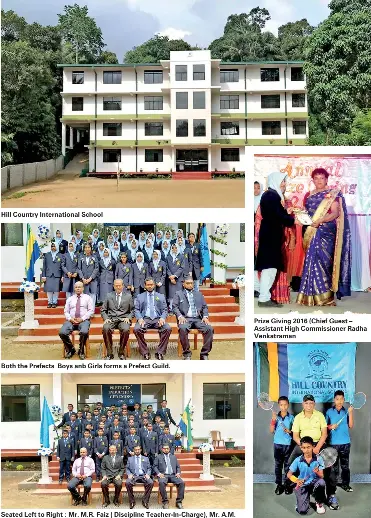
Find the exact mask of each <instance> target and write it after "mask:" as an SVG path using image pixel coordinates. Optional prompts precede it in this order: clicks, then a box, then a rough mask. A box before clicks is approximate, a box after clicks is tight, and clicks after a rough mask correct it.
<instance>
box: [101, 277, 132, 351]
mask: <svg viewBox="0 0 371 518" xmlns="http://www.w3.org/2000/svg"><path fill="white" fill-rule="evenodd" d="M113 288H114V290H115V291H114V292H112V293H108V295H107V297H106V299H105V301H104V302H103V305H102V307H101V310H100V311H101V315H102V318H103V320H104V324H103V331H102V333H103V340H104V344H105V346H106V349H107V356H106V360H113V349H112V333H113V330H114V329H119V331H120V348H119V358H120V360H125V359H126V355H125V348H126V344H127V343H128V340H129V334H130V324H131V319H132V318H133V299H132V296H131V295H130V293H128V292H124V291H123V288H124V284H123V281H122V279H115V280H114V281H113Z"/></svg>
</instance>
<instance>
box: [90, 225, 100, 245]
mask: <svg viewBox="0 0 371 518" xmlns="http://www.w3.org/2000/svg"><path fill="white" fill-rule="evenodd" d="M94 232H98V235H97V237H94ZM91 237H92V238H93V245H95V244H96V243H97V241H98V239H99V230H98V229H97V228H93V232H92V233H91Z"/></svg>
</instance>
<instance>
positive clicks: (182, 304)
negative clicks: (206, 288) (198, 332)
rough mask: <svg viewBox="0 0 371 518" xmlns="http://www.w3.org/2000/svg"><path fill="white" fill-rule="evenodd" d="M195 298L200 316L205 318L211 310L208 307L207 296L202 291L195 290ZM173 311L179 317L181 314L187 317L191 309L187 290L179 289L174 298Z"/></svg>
mask: <svg viewBox="0 0 371 518" xmlns="http://www.w3.org/2000/svg"><path fill="white" fill-rule="evenodd" d="M193 300H194V302H195V305H196V308H197V316H198V318H201V319H202V318H204V317H208V316H209V310H208V308H207V304H206V300H205V297H204V296H203V295H202V293H201V292H199V291H195V290H193ZM173 311H174V314H175V315H176V316H177V317H178V318H179V317H180V316H183V317H187V313H188V311H189V302H188V297H187V293H186V290H181V291H177V292H176V293H175V296H174V300H173Z"/></svg>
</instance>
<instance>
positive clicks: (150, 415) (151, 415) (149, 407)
mask: <svg viewBox="0 0 371 518" xmlns="http://www.w3.org/2000/svg"><path fill="white" fill-rule="evenodd" d="M147 413H148V419H150V420H151V421H152V422H154V420H155V415H156V412H154V410H153V406H152V405H147Z"/></svg>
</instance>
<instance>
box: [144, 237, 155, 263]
mask: <svg viewBox="0 0 371 518" xmlns="http://www.w3.org/2000/svg"><path fill="white" fill-rule="evenodd" d="M147 240H148V238H147ZM149 242H150V245H151V246H150V247H148V246H147V243H146V245H145V247H144V250H145V251H146V254H147V255H148V259H149V260H151V259H152V254H153V243H152V241H151V240H149Z"/></svg>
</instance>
